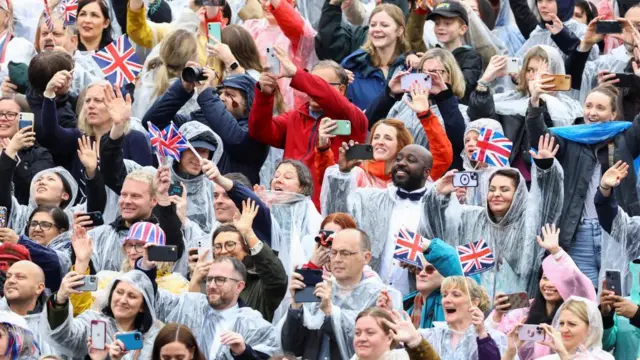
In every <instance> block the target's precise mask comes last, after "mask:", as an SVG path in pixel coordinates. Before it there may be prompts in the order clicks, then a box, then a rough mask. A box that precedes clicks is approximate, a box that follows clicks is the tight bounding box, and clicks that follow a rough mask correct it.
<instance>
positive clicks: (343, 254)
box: [329, 250, 358, 259]
mask: <svg viewBox="0 0 640 360" xmlns="http://www.w3.org/2000/svg"><path fill="white" fill-rule="evenodd" d="M357 253H358V252H357V251H349V250H339V251H338V250H331V252H330V253H329V256H330V257H332V258H335V257H336V256H338V254H340V257H341V258H342V259H346V258H348V257H350V256H353V255H355V254H357Z"/></svg>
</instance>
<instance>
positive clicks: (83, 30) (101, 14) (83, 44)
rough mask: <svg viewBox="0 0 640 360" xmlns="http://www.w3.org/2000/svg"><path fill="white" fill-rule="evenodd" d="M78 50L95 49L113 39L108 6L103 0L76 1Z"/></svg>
mask: <svg viewBox="0 0 640 360" xmlns="http://www.w3.org/2000/svg"><path fill="white" fill-rule="evenodd" d="M77 27H78V39H79V40H80V41H79V42H78V50H80V51H96V50H99V49H101V48H103V47H105V46H107V45H109V43H111V42H112V41H113V38H112V34H111V19H110V18H109V7H108V6H107V4H106V3H105V2H104V1H103V0H81V1H79V2H78V19H77Z"/></svg>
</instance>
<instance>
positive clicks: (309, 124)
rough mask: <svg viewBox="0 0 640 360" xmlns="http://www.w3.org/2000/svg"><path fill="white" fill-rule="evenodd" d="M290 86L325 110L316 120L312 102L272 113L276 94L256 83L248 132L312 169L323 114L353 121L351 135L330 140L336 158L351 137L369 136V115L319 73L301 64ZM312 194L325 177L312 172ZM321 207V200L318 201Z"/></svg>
mask: <svg viewBox="0 0 640 360" xmlns="http://www.w3.org/2000/svg"><path fill="white" fill-rule="evenodd" d="M291 87H292V88H294V89H296V90H298V91H300V92H303V93H305V94H307V95H309V97H311V98H313V99H314V100H315V101H316V102H317V103H318V104H320V107H321V108H322V109H323V111H324V114H322V115H321V117H320V118H319V119H318V120H316V119H315V118H313V117H312V116H311V115H309V103H308V102H307V103H305V104H303V105H301V106H299V107H298V108H297V109H296V110H291V111H288V112H286V113H284V114H282V115H280V116H277V117H273V115H272V114H273V105H274V100H273V95H267V94H264V93H262V92H261V91H260V90H259V89H258V88H257V86H256V90H255V97H254V99H253V106H252V107H251V112H250V113H249V136H251V137H252V138H253V139H255V140H257V141H260V142H262V143H265V144H267V145H270V146H274V147H276V148H280V149H284V158H285V159H295V160H300V161H302V162H303V163H304V164H305V165H307V167H308V168H309V169H313V158H314V149H315V147H316V144H317V142H318V125H319V122H320V120H321V119H322V118H324V117H328V118H331V119H334V120H349V121H351V135H350V136H337V137H335V138H334V139H332V140H331V149H332V150H333V153H334V156H335V161H338V157H337V156H338V148H339V147H340V145H341V144H342V142H343V141H344V142H346V141H348V140H353V141H357V142H359V143H361V144H364V143H365V141H366V136H367V124H368V122H367V117H366V116H365V115H364V113H363V112H362V111H361V110H360V109H358V107H356V106H355V105H353V104H351V103H350V102H349V100H347V98H346V97H344V95H342V94H340V92H339V91H338V90H337V89H336V88H335V87H333V86H331V85H329V84H328V83H327V82H326V81H324V80H323V79H321V78H320V77H318V76H315V75H311V74H310V73H308V72H306V71H304V70H301V69H299V68H298V71H297V72H296V74H295V75H294V76H293V78H292V79H291ZM313 177H314V178H313V185H314V186H313V192H314V196H313V197H312V198H314V199H318V198H319V194H320V184H321V181H322V178H318V176H316V175H315V174H313ZM315 204H316V207H317V208H318V209H320V206H319V203H318V202H317V201H316V202H315Z"/></svg>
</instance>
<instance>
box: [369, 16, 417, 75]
mask: <svg viewBox="0 0 640 360" xmlns="http://www.w3.org/2000/svg"><path fill="white" fill-rule="evenodd" d="M381 12H384V13H386V14H387V15H389V16H390V17H391V19H393V22H395V23H396V25H397V26H398V27H399V28H402V33H401V34H400V36H399V37H398V40H397V42H396V51H395V55H394V57H393V59H391V60H390V63H393V62H394V61H395V60H396V59H397V58H398V56H400V55H402V54H404V53H406V52H407V51H408V50H409V41H408V40H407V26H406V24H405V22H404V13H403V12H402V10H400V8H399V7H397V6H396V5H393V4H380V5H378V6H376V7H375V9H373V11H372V12H371V16H369V19H372V18H373V16H374V15H376V14H378V13H381ZM369 21H371V20H369ZM362 49H363V50H364V51H366V52H367V54H369V56H370V57H371V64H372V65H373V66H374V67H379V66H382V65H383V64H382V63H381V60H380V57H379V56H378V52H377V51H376V49H375V47H374V46H373V42H372V41H371V37H369V36H367V41H366V42H365V43H364V45H363V46H362ZM386 65H390V64H386Z"/></svg>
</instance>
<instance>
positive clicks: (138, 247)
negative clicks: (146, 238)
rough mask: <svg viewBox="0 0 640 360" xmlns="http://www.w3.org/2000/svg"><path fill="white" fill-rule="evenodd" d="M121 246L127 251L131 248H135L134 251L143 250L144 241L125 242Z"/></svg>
mask: <svg viewBox="0 0 640 360" xmlns="http://www.w3.org/2000/svg"><path fill="white" fill-rule="evenodd" d="M123 247H124V251H125V252H129V251H131V249H135V250H136V252H142V251H143V250H144V243H136V244H132V243H126V244H124V246H123Z"/></svg>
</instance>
